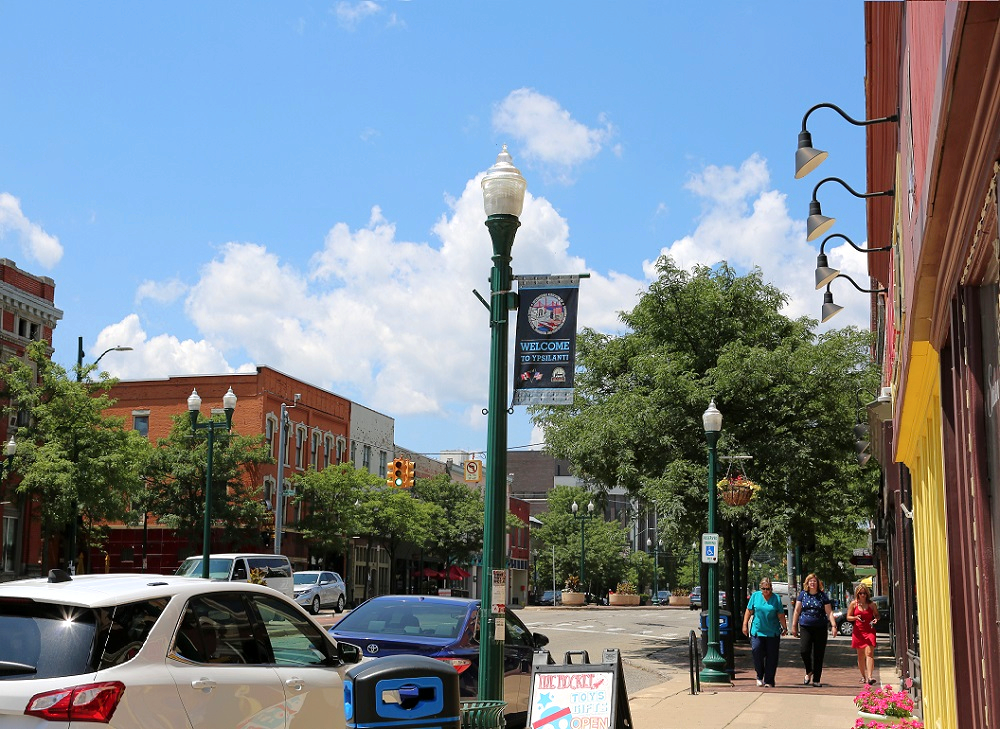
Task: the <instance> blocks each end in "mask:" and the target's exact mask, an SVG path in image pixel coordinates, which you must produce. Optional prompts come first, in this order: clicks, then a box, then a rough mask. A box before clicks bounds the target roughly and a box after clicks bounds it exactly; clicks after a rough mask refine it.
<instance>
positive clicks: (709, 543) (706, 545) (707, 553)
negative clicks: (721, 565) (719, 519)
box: [701, 533, 719, 564]
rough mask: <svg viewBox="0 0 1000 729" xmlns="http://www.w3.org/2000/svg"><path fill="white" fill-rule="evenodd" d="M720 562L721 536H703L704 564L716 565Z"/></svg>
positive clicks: (702, 557) (702, 552)
mask: <svg viewBox="0 0 1000 729" xmlns="http://www.w3.org/2000/svg"><path fill="white" fill-rule="evenodd" d="M718 561H719V535H718V534H709V533H705V534H702V535H701V562H702V564H716V563H718Z"/></svg>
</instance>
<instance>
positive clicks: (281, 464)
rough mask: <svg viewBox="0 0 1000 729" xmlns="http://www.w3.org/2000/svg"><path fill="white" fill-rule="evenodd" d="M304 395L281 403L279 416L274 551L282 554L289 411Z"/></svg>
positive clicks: (297, 395)
mask: <svg viewBox="0 0 1000 729" xmlns="http://www.w3.org/2000/svg"><path fill="white" fill-rule="evenodd" d="M301 399H302V396H301V395H299V394H296V395H295V403H294V404H292V405H286V404H285V403H281V414H280V415H279V416H278V437H279V438H280V440H279V441H278V485H277V488H275V490H274V553H275V554H281V533H282V531H283V529H284V526H285V459H286V458H287V457H288V456H287V450H288V426H289V418H288V411H289V410H290V409H291V408H294V407H295V405H296V404H298V402H299V400H301Z"/></svg>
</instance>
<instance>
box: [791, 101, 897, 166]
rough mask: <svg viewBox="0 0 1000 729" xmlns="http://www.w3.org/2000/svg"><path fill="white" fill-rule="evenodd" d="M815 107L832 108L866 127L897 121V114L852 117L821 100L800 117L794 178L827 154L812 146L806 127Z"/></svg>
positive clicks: (850, 120)
mask: <svg viewBox="0 0 1000 729" xmlns="http://www.w3.org/2000/svg"><path fill="white" fill-rule="evenodd" d="M817 109H833V110H834V111H835V112H837V113H838V114H840V115H841V116H842V117H844V119H846V120H847V121H849V122H850V123H851V124H853V125H854V126H856V127H867V126H871V125H872V124H882V123H884V122H898V121H899V115H898V114H893V115H892V116H883V117H880V118H878V119H853V118H851V117H850V116H848V115H847V113H846V112H845V111H844V110H843V109H841V108H840V107H839V106H837V105H835V104H830V103H827V102H823V103H822V104H816V106H814V107H812V108H811V109H809V111H807V112H806V113H805V116H803V117H802V131H801V132H799V147H798V149H797V150H795V179H796V180H799V179H802V178H803V177H805V176H806V175H808V174H809V173H810V172H812V171H813V170H814V169H816V168H817V167H819V166H820V165H821V164H822V163H823V160H825V159H826V158H827V156H828V154H827V153H826V152H824V151H823V150H821V149H815V148H813V146H812V144H813V141H812V134H810V133H809V130H808V129H807V128H806V122H808V121H809V115H810V114H812V113H813V112H814V111H816V110H817Z"/></svg>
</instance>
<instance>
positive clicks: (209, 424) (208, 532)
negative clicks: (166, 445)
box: [188, 387, 236, 580]
mask: <svg viewBox="0 0 1000 729" xmlns="http://www.w3.org/2000/svg"><path fill="white" fill-rule="evenodd" d="M222 409H223V410H224V411H225V413H226V420H225V422H222V421H221V420H206V421H205V422H204V423H199V422H198V415H199V414H200V412H199V411H200V410H201V398H200V397H199V396H198V390H197V389H195V390H191V396H190V397H189V398H188V415H190V416H191V432H192V433H193V434H194V435H197V434H198V431H199V430H207V431H208V463H207V465H206V466H205V524H204V527H203V536H202V550H201V551H202V557H201V576H202V577H203V578H205V579H206V580H207V579H209V570H208V566H209V565H208V562H209V555H210V554H211V553H212V549H211V546H212V545H211V543H212V450H213V448H214V446H215V431H216V430H221V429H225V430H226V431H229V430H231V429H232V427H233V411H234V410H236V393H234V392H233V388H231V387H230V388H229V392H227V393H226V394H225V395H223V396H222Z"/></svg>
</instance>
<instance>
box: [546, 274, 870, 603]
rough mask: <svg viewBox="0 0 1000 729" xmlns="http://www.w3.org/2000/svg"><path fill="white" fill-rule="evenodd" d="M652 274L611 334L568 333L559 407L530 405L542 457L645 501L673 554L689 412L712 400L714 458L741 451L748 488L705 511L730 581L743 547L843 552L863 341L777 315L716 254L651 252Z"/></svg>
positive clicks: (687, 478) (687, 503)
mask: <svg viewBox="0 0 1000 729" xmlns="http://www.w3.org/2000/svg"><path fill="white" fill-rule="evenodd" d="M657 268H658V272H659V277H658V279H657V280H656V281H654V282H653V283H652V284H651V285H650V287H649V290H648V291H647V292H646V293H645V294H644V295H643V296H642V297H641V299H640V301H639V303H638V304H637V305H636V307H635V308H634V309H633V310H632V311H631V312H628V313H624V314H622V316H621V318H622V322H623V323H624V324H625V325H626V326H627V331H626V332H625V333H623V334H620V335H608V334H601V333H598V332H595V331H593V330H585V331H584V332H582V333H581V335H580V337H579V338H578V342H577V353H578V355H577V365H578V372H577V375H576V380H575V385H576V396H575V399H574V403H573V405H572V406H570V407H535V408H533V409H532V415H533V419H534V421H535V423H536V424H538V425H541V426H542V427H544V429H545V434H546V441H547V443H548V444H549V446H548V447H549V450H550V452H552V453H553V454H554V455H555V456H557V457H560V458H567V459H569V460H570V461H571V462H572V463H573V464H574V465H575V467H576V469H577V471H578V475H580V476H582V477H584V478H586V479H587V480H588V481H589V482H592V483H594V484H596V485H598V486H599V487H603V488H610V487H612V486H624V487H625V488H626V489H628V490H629V491H630V492H631V493H633V494H637V495H641V496H642V497H643V498H645V499H646V500H647V501H648V502H649V503H651V504H652V505H653V507H654V508H655V509H656V511H657V513H658V515H659V518H658V524H659V529H660V534H659V536H660V537H662V538H663V540H664V544H665V545H666V548H667V549H668V550H671V551H675V552H676V553H678V554H681V555H684V554H685V549H687V548H689V545H690V544H691V542H692V541H696V540H698V539H699V535H700V534H701V533H702V532H703V531H705V526H706V510H707V501H708V494H707V485H706V482H707V471H706V467H707V457H706V443H705V437H704V432H703V429H702V423H701V414H702V412H703V411H704V410H705V408H706V406H707V405H708V402H709V400H710V399H711V398H712V397H714V398H715V400H716V402H717V404H718V407H719V409H720V410H721V411H722V413H723V416H724V422H723V433H722V438H721V440H720V442H719V453H720V455H722V456H726V455H735V454H741V453H746V454H749V455H750V456H752V458H753V460H752V461H751V462H750V464H749V465H748V466H747V471H748V475H750V476H751V477H752V478H753V480H754V481H756V482H757V483H759V484H760V485H761V487H762V488H761V491H760V492H759V494H758V496H757V497H756V498H755V499H754V500H753V501H752V502H751V503H750V505H749V506H746V507H738V508H735V507H734V508H731V507H728V506H727V505H725V504H723V505H722V506H721V507H720V510H719V514H720V520H721V521H722V522H723V524H727V525H729V527H728V528H724V529H722V530H721V531H722V532H723V548H724V549H723V553H724V555H725V556H726V557H727V558H731V559H732V560H733V563H732V564H731V565H730V567H731V568H735V566H736V565H740V564H742V566H743V567H742V573H741V574H737V572H739V571H738V570H734V571H732V572H731V573H730V580H731V581H733V582H736V583H738V584H744V583H745V581H746V575H745V565H746V561H747V558H748V556H749V555H750V553H751V552H752V551H753V550H754V549H755V548H756V547H757V546H762V547H770V548H774V549H778V548H781V549H783V548H784V546H785V544H784V543H785V539H786V537H787V536H791V538H792V539H793V540H794V541H795V542H796V543H797V544H812V543H816V544H823V545H830V549H829V556H830V557H833V556H834V555H835V554H839V555H843V556H842V558H846V554H848V551H847V550H848V549H849V546H851V545H850V544H849V543H851V542H853V541H854V540H855V539H856V536H857V530H856V524H857V522H858V521H860V520H862V519H866V518H868V517H869V516H870V514H871V512H872V510H873V508H874V499H875V493H876V484H875V482H874V478H873V476H872V475H865V474H863V473H862V472H861V471H860V469H859V467H858V465H857V463H856V461H855V459H854V448H853V443H854V439H853V435H852V426H853V424H854V422H855V414H856V405H855V393H856V391H857V390H858V388H863V389H866V390H867V391H869V392H871V391H873V390H874V389H875V388H874V386H875V384H876V383H877V373H876V372H875V371H873V369H872V366H871V364H870V354H869V348H870V346H871V341H872V339H871V335H870V334H869V333H867V332H861V331H860V330H858V329H855V328H846V329H841V330H833V331H830V332H827V333H824V334H817V333H816V332H815V331H814V329H815V326H816V322H815V321H814V320H810V319H806V318H801V319H795V320H793V319H789V318H788V317H786V316H784V315H783V314H782V313H781V308H782V307H783V306H784V304H785V303H786V296H785V295H784V294H783V293H782V292H781V291H779V290H778V289H777V288H775V287H774V286H771V285H769V284H766V283H765V282H764V281H763V278H762V275H761V272H760V271H759V270H758V269H754V270H752V271H750V272H749V273H747V274H745V275H738V274H737V273H736V272H735V271H734V269H732V268H731V267H730V266H729V265H728V264H726V263H724V262H723V263H720V264H718V265H717V266H714V267H706V266H698V267H695V268H694V269H693V270H692V271H691V272H687V271H684V270H681V269H680V268H678V267H677V266H676V265H675V264H674V262H673V261H672V260H670V259H669V258H666V257H664V258H661V259H660V260H659V261H658V262H657ZM721 475H722V474H721V473H720V474H718V476H719V477H721ZM685 545H688V547H687V548H686V547H685ZM833 545H838V546H836V547H834V546H833ZM739 592H740V591H737V594H738V593H739Z"/></svg>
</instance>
